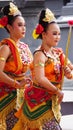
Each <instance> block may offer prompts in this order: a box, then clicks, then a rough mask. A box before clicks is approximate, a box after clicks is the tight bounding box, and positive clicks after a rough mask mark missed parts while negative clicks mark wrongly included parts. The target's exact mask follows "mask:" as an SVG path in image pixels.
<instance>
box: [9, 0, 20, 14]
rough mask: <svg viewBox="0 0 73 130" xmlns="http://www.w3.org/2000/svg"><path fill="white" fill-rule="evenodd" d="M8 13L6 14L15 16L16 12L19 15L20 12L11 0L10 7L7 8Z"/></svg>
mask: <svg viewBox="0 0 73 130" xmlns="http://www.w3.org/2000/svg"><path fill="white" fill-rule="evenodd" d="M9 11H10V12H9V14H8V15H13V16H16V15H17V14H20V15H21V12H20V11H19V10H18V8H17V6H16V5H14V4H13V3H12V2H10V8H9Z"/></svg>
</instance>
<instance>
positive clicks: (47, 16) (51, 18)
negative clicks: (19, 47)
mask: <svg viewBox="0 0 73 130" xmlns="http://www.w3.org/2000/svg"><path fill="white" fill-rule="evenodd" d="M43 21H44V22H48V23H51V22H52V21H56V18H55V17H54V14H53V13H52V12H51V10H49V9H48V8H47V9H46V12H45V18H43Z"/></svg>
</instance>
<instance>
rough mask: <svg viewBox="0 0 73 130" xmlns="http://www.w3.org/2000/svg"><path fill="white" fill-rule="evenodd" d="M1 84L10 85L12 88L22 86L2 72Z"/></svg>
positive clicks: (0, 75)
mask: <svg viewBox="0 0 73 130" xmlns="http://www.w3.org/2000/svg"><path fill="white" fill-rule="evenodd" d="M0 82H4V83H5V84H8V85H9V86H11V87H15V88H16V87H17V86H18V87H19V86H20V84H19V82H18V81H15V80H14V79H13V78H11V77H9V76H8V75H7V74H5V73H4V72H3V71H0Z"/></svg>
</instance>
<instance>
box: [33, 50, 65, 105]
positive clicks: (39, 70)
mask: <svg viewBox="0 0 73 130" xmlns="http://www.w3.org/2000/svg"><path fill="white" fill-rule="evenodd" d="M46 60H47V58H46V57H45V55H44V54H43V53H42V52H37V53H35V55H34V60H33V61H34V74H35V76H34V79H35V80H36V81H37V83H38V84H39V85H40V86H43V87H44V88H46V89H47V91H48V92H49V93H51V94H57V95H58V98H59V103H60V102H61V101H62V99H63V92H62V91H60V90H58V89H57V88H56V87H55V85H53V84H52V83H51V82H50V81H49V80H48V79H47V77H46V76H45V72H44V64H45V61H46ZM39 63H42V64H41V65H38V64H39Z"/></svg>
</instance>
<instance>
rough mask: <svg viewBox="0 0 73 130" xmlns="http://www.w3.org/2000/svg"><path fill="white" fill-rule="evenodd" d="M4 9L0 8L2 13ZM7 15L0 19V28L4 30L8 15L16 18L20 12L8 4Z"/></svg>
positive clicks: (14, 6)
mask: <svg viewBox="0 0 73 130" xmlns="http://www.w3.org/2000/svg"><path fill="white" fill-rule="evenodd" d="M3 9H4V8H2V11H3ZM7 9H8V10H9V13H7V14H5V16H4V17H2V18H1V19H0V28H4V27H5V26H6V25H7V24H8V15H12V16H16V15H21V12H20V11H19V10H18V8H17V6H16V5H14V4H13V3H12V2H10V4H9V6H7Z"/></svg>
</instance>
